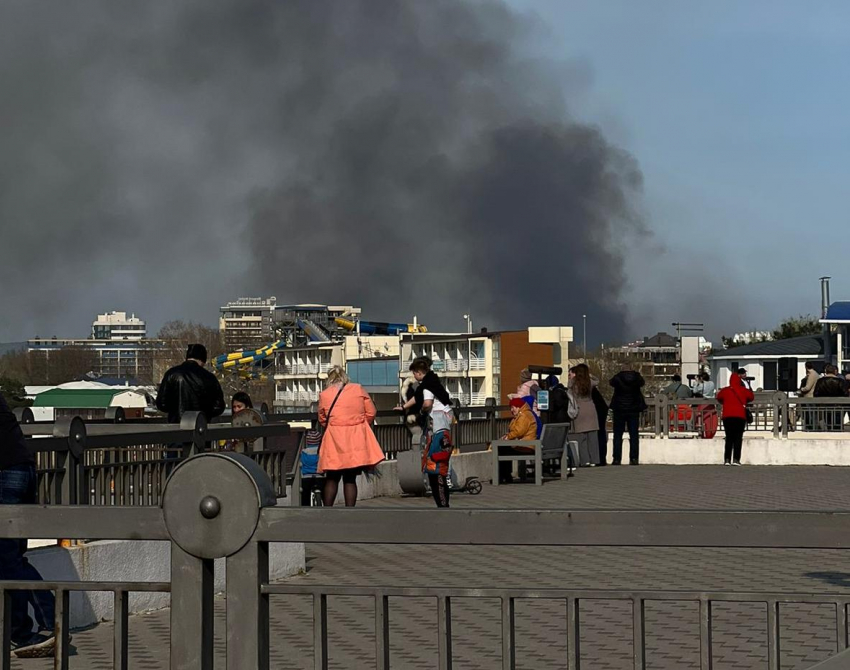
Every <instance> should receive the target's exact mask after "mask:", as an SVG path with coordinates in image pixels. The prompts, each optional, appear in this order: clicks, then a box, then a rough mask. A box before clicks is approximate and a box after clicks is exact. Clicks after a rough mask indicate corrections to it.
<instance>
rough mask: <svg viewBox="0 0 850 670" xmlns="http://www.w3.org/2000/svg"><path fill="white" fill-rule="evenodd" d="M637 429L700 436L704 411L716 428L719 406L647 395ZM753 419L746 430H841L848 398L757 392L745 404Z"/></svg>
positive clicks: (848, 419) (846, 427) (782, 433)
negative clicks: (712, 414) (711, 414)
mask: <svg viewBox="0 0 850 670" xmlns="http://www.w3.org/2000/svg"><path fill="white" fill-rule="evenodd" d="M646 402H647V406H648V408H647V410H646V411H645V412H644V413H643V415H642V418H641V430H642V431H643V432H650V433H652V434H653V435H655V436H656V437H659V436H662V435H663V436H664V437H701V436H702V435H703V426H704V422H705V418H706V415H707V413H708V412H712V411H713V412H716V413H717V419H718V423H719V425H720V427H721V428H722V422H721V421H720V416H721V415H722V406H721V405H720V403H718V402H717V400H716V399H715V398H669V397H667V396H656V397H654V398H647V399H646ZM748 407H749V408H750V411H751V412H752V415H753V422H752V423H751V424H749V425H748V426H747V430H748V431H755V432H759V433H772V434H773V435H774V436H775V437H788V433H789V432H794V431H799V432H820V433H824V432H826V433H843V432H845V431H850V398H791V397H788V395H787V394H785V393H782V392H776V393H757V394H756V397H755V400H754V401H753V403H752V404H751V405H749V406H748Z"/></svg>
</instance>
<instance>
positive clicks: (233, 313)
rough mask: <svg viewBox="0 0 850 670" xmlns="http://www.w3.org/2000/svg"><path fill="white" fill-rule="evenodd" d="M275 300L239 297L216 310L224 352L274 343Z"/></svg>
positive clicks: (272, 298)
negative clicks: (217, 311)
mask: <svg viewBox="0 0 850 670" xmlns="http://www.w3.org/2000/svg"><path fill="white" fill-rule="evenodd" d="M276 307H277V298H275V297H274V296H272V297H271V298H239V299H238V300H234V301H233V302H229V303H227V304H226V305H224V306H223V307H221V308H219V330H220V331H221V333H222V335H223V337H224V346H225V350H226V351H237V350H240V349H259V348H260V347H263V346H265V345H267V344H270V343H272V342H274V340H275V332H274V323H275V310H276Z"/></svg>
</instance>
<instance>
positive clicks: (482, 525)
mask: <svg viewBox="0 0 850 670" xmlns="http://www.w3.org/2000/svg"><path fill="white" fill-rule="evenodd" d="M274 505H275V496H274V489H273V485H272V482H271V480H270V479H269V477H268V476H267V475H266V474H265V473H264V472H263V471H262V469H260V468H259V466H258V465H257V464H256V463H255V462H254V461H252V460H251V459H249V458H247V457H246V456H243V455H239V454H232V453H218V454H215V453H206V454H201V455H198V456H196V457H193V458H190V459H188V460H187V461H185V462H183V463H181V464H180V465H179V466H178V467H177V468H175V470H174V471H173V472H172V474H171V476H170V478H169V480H168V483H167V485H166V489H165V493H164V495H163V498H162V506H161V508H157V507H148V508H108V507H107V508H103V507H101V508H97V507H68V508H57V507H38V506H5V505H4V506H0V537H4V538H25V537H28V536H41V537H50V536H57V535H64V536H66V537H67V536H70V537H72V538H85V537H100V538H103V539H113V540H167V541H170V542H171V573H172V580H171V585H170V590H171V594H172V596H171V610H172V611H171V618H170V620H171V645H170V652H169V653H170V663H171V667H172V668H180V669H181V670H208V669H209V668H211V667H213V653H214V638H213V635H212V626H213V610H214V607H215V605H214V598H213V595H214V588H215V587H214V580H213V574H214V561H215V559H220V558H221V559H226V574H227V584H226V630H227V635H226V649H225V654H226V660H227V667H231V668H239V669H240V670H268V669H269V667H270V661H269V655H270V654H269V641H270V636H271V629H270V615H269V597H270V596H271V595H277V594H299V595H309V596H311V598H312V602H313V640H314V644H313V653H312V655H313V667H315V668H317V669H319V670H322V669H326V668H327V667H328V658H329V651H330V650H329V634H328V598H329V597H332V596H335V595H356V596H369V597H371V598H373V600H374V612H375V614H374V625H375V633H376V635H375V667H376V668H378V669H380V670H387V669H388V668H389V667H390V665H391V664H390V661H391V658H390V631H391V626H390V621H391V618H392V616H393V608H391V606H390V605H391V602H390V598H393V599H395V598H412V597H417V598H418V597H427V598H433V599H434V600H435V601H436V603H437V616H436V618H435V620H434V621H433V624H432V625H433V627H434V629H435V630H436V631H437V645H436V646H437V649H438V656H439V668H441V669H442V670H450V669H451V668H452V666H453V662H454V653H453V647H452V640H453V633H452V626H453V616H452V603H453V601H454V600H455V599H458V598H495V599H498V600H499V601H500V602H501V622H502V627H501V663H500V665H501V667H502V668H503V669H504V670H513V669H515V668H516V661H517V659H516V656H517V628H516V620H515V611H516V605H517V601H518V600H521V599H526V598H531V599H555V600H560V601H564V602H566V604H567V608H566V615H565V617H564V621H563V627H564V631H565V633H566V636H565V638H566V640H567V651H566V658H565V659H564V660H565V661H566V667H568V668H570V669H571V670H580V669H581V667H582V654H581V647H582V639H581V635H582V627H581V625H580V622H581V616H582V611H583V609H582V606H583V603H584V602H585V601H587V600H600V599H601V600H619V601H627V602H631V604H632V631H631V632H632V639H633V667H634V668H635V670H645V669H646V667H647V666H646V639H647V626H648V619H647V616H646V605H647V603H650V602H653V601H668V602H669V601H692V602H698V603H699V620H698V622H697V621H695V622H694V623H695V624H697V625H698V627H699V640H700V661H699V667H700V669H701V670H712V668H713V667H714V665H715V663H714V658H713V653H712V636H713V616H712V607H713V605H714V604H715V603H718V602H762V603H766V604H767V608H766V623H767V625H766V627H765V638H766V642H767V648H768V667H769V668H770V670H779V668H780V650H781V649H782V636H783V634H784V631H783V626H782V619H781V610H780V604H785V603H805V604H811V603H818V604H824V603H828V604H832V605H834V607H835V619H834V625H831V630H832V632H833V633H834V634H835V642H836V650H837V652H838V653H839V654H840V653H842V652H844V653H846V651H845V650H846V649H847V648H848V630H847V606H848V602H850V594H846V593H845V594H835V593H816V594H811V593H782V592H771V591H769V592H758V593H740V592H703V591H696V590H684V591H682V590H596V589H569V588H544V589H535V588H520V589H516V588H492V587H490V586H487V587H484V588H475V587H474V585H469V586H465V587H464V588H451V587H434V586H430V585H427V586H422V587H393V586H390V585H379V586H373V587H372V586H370V587H362V586H353V587H343V586H335V585H312V584H311V585H302V584H293V583H283V584H279V583H271V582H270V580H269V543H271V542H296V543H300V542H303V543H330V544H389V545H394V544H412V545H443V546H447V545H448V546H451V545H463V546H500V547H505V546H550V547H577V546H580V547H680V548H681V547H690V548H695V547H696V548H736V549H753V548H758V549H780V548H795V549H830V550H848V549H850V512H846V511H829V512H726V511H669V510H664V511H633V510H625V511H610V510H605V511H602V510H600V511H592V510H573V511H568V510H439V511H438V510H410V509H407V510H405V509H398V508H394V509H365V510H364V509H354V510H345V511H340V510H333V509H319V508H292V507H277V506H274ZM222 512H226V513H222ZM178 577H179V578H178ZM15 589H34V590H38V589H44V590H51V591H54V592H55V593H56V595H57V608H56V633H57V641H58V645H57V661H56V664H55V667H57V668H59V669H60V670H65V669H67V668H68V649H69V608H68V593H69V592H70V591H72V590H101V591H104V590H105V591H113V592H115V593H116V594H117V595H116V607H117V609H116V612H117V614H118V616H117V617H116V618H117V620H118V625H116V627H115V642H114V663H115V665H114V667H115V668H118V669H119V670H126V668H127V667H128V659H127V651H126V650H127V641H128V620H127V616H126V612H127V608H126V604H127V601H126V593H127V592H131V591H136V590H156V591H162V590H167V589H168V586H167V585H166V584H161V583H151V584H146V583H131V582H126V583H122V582H79V583H77V582H14V581H3V582H0V598H2V602H3V603H4V611H5V612H7V613H8V611H9V604H10V600H9V593H10V592H11V591H12V590H15ZM5 620H6V621H7V622H8V618H6V619H5ZM650 622H651V620H650ZM8 631H9V629H8V625H7V626H3V627H0V634H2V647H3V649H2V651H3V654H4V655H3V658H4V659H5V661H4V663H5V666H4V667H9V666H8V658H9V656H8V652H9V635H8ZM288 652H289V653H291V654H298V653H301V652H299V651H298V650H297V649H296V648H290V649H289V650H288Z"/></svg>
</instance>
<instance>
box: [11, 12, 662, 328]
mask: <svg viewBox="0 0 850 670" xmlns="http://www.w3.org/2000/svg"><path fill="white" fill-rule="evenodd" d="M539 30H540V26H537V25H536V24H535V22H534V21H533V20H531V19H529V18H527V17H523V16H518V15H516V14H515V13H513V12H512V11H511V10H510V9H509V8H508V7H507V6H505V5H504V4H502V3H500V2H496V1H494V2H478V1H474V0H462V1H461V0H428V2H411V1H407V0H405V1H402V0H393V1H387V2H380V3H378V2H373V1H372V0H347V1H346V2H315V0H288V1H287V2H260V1H258V0H226V1H225V0H212V1H211V0H203V1H201V0H197V1H189V2H179V3H172V2H148V3H114V2H106V1H104V2H86V1H77V2H74V3H67V2H60V1H55V2H43V3H37V4H34V3H31V2H27V1H24V0H7V1H6V2H4V3H3V4H2V6H0V86H2V91H3V95H2V96H0V119H2V123H3V130H2V133H0V227H2V239H3V244H2V245H0V280H2V282H3V286H4V289H5V291H4V297H3V299H2V300H3V308H4V317H5V318H4V323H3V324H2V325H0V341H2V340H4V339H6V340H9V339H20V338H25V337H31V336H33V335H36V334H39V335H41V336H50V335H53V334H57V335H60V336H62V335H73V334H81V333H82V334H84V332H85V324H86V323H90V321H91V318H92V317H93V315H94V313H96V312H98V311H105V310H109V309H127V310H128V311H135V312H137V313H139V314H140V315H141V316H143V317H146V318H147V319H148V320H149V321H150V322H152V324H153V325H154V326H156V325H158V324H159V323H161V322H162V321H165V320H168V319H173V318H183V319H194V320H200V321H205V322H207V323H213V322H214V321H215V319H216V318H217V308H218V306H219V305H220V304H223V303H224V302H226V301H227V300H230V299H234V298H236V297H239V296H240V295H276V296H277V297H278V300H279V301H280V302H289V301H292V302H331V303H337V304H356V305H361V306H362V307H363V308H364V314H367V315H368V316H369V317H370V318H373V319H378V320H399V321H403V320H410V319H412V317H413V315H414V314H416V315H417V316H418V317H419V320H420V321H421V322H423V323H426V324H427V325H428V326H430V327H431V328H432V329H435V328H451V329H459V328H461V327H462V325H463V322H462V318H461V316H462V315H463V314H464V313H471V314H472V315H473V318H474V319H475V324H476V326H479V325H480V326H484V325H486V326H489V327H490V328H500V327H524V326H525V325H529V324H564V323H566V324H575V325H578V324H579V323H580V320H581V315H582V314H587V315H588V320H589V321H591V323H593V324H594V327H593V331H594V334H595V337H594V339H597V338H602V339H605V340H606V341H612V340H614V339H618V338H624V337H626V336H628V335H630V334H631V333H629V332H628V331H627V326H628V323H629V314H628V310H627V309H626V307H625V306H624V302H625V293H624V292H625V290H626V288H627V277H626V276H625V274H624V271H623V253H624V248H625V247H626V246H627V245H630V244H633V242H634V240H636V239H639V238H640V237H642V236H643V235H645V234H647V230H646V228H645V226H644V224H643V222H642V219H641V216H640V208H639V203H640V193H641V183H642V177H641V173H640V170H639V168H638V165H637V162H636V161H635V159H634V158H633V157H632V156H630V155H629V154H628V153H626V152H625V151H623V150H621V149H619V148H618V147H616V146H613V145H612V144H611V143H610V142H609V141H608V140H606V138H605V137H604V136H603V135H602V133H601V131H600V130H598V129H597V128H595V127H592V126H589V125H584V124H582V123H579V122H577V121H575V120H573V119H572V118H571V116H570V112H569V103H570V94H571V91H570V90H569V88H570V87H569V84H568V82H565V81H564V79H565V78H564V77H563V76H562V73H561V72H560V69H559V68H560V66H559V65H558V64H555V63H547V62H546V61H544V60H541V59H540V58H539V56H533V55H532V54H533V51H532V50H531V49H530V47H532V46H533V44H534V41H535V40H536V39H537V36H538V35H539ZM568 47H569V45H566V47H565V50H566V51H569V48H568ZM69 330H73V332H69Z"/></svg>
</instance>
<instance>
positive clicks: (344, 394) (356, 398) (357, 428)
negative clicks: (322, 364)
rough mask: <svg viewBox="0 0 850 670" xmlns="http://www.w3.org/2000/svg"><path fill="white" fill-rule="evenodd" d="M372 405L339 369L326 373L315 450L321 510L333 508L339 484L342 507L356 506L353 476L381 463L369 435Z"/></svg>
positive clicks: (355, 489) (373, 410) (382, 458)
mask: <svg viewBox="0 0 850 670" xmlns="http://www.w3.org/2000/svg"><path fill="white" fill-rule="evenodd" d="M375 414H376V411H375V405H374V403H373V402H372V399H371V398H370V397H369V394H368V393H366V391H364V390H363V387H362V386H360V384H353V383H351V380H350V379H349V378H348V375H347V374H346V373H345V370H343V369H342V368H341V367H339V366H334V367H333V368H331V370H330V372H329V373H328V381H327V384H326V388H325V390H324V391H322V393H321V395H320V396H319V423H321V424H322V426H324V428H325V432H324V435H323V436H322V445H321V447H320V448H319V468H318V469H319V472H324V473H325V488H324V491H323V492H322V497H323V498H324V504H325V507H333V504H334V501H335V500H336V496H337V491H338V490H339V480H340V479H341V480H342V482H343V495H344V496H345V506H346V507H354V505H355V504H356V503H357V475H359V474H360V473H361V472H363V470H364V468H372V467H374V466H376V465H377V464H378V463H380V462H381V461H383V460H384V452H383V451H381V447H380V445H379V444H378V440H377V438H375V433H374V432H373V431H372V421H374V419H375Z"/></svg>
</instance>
